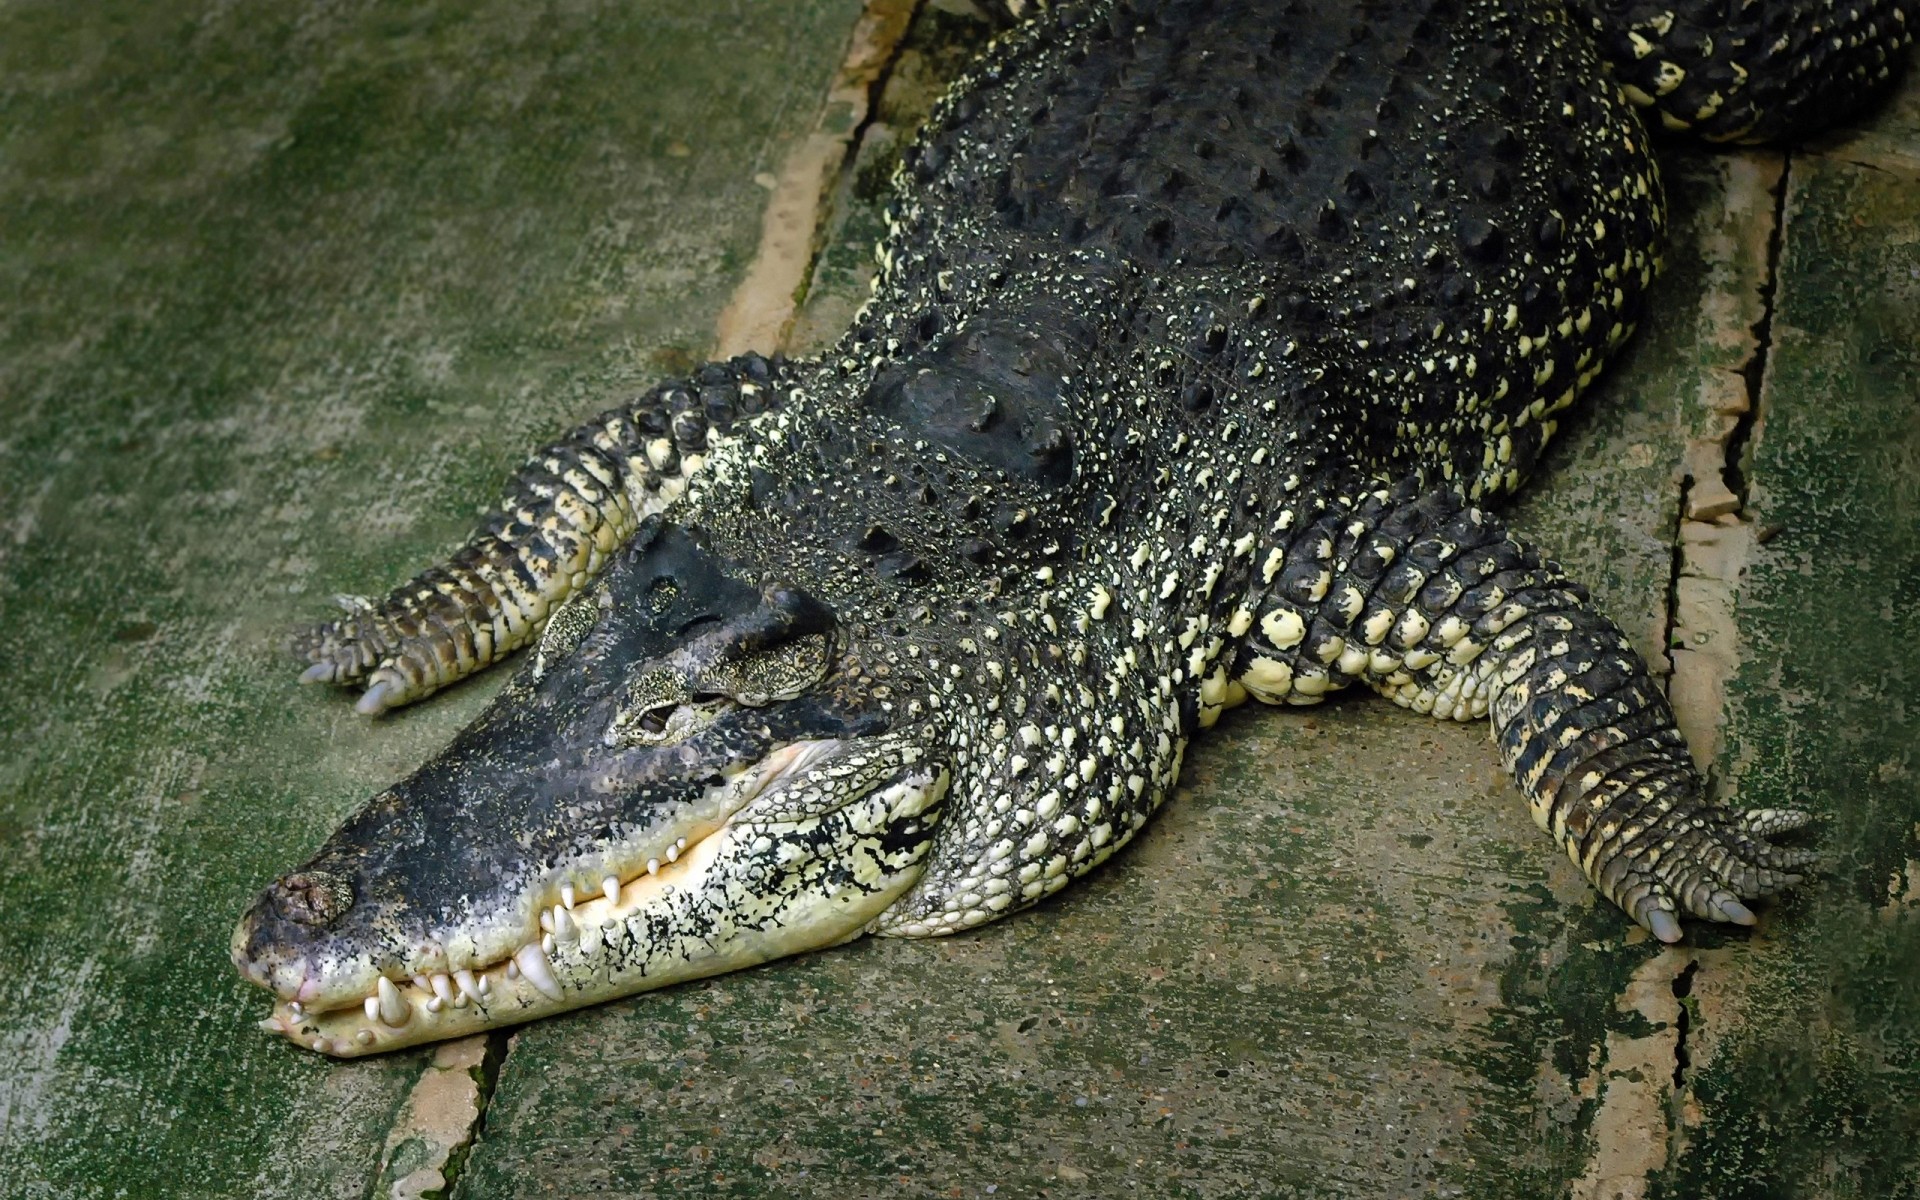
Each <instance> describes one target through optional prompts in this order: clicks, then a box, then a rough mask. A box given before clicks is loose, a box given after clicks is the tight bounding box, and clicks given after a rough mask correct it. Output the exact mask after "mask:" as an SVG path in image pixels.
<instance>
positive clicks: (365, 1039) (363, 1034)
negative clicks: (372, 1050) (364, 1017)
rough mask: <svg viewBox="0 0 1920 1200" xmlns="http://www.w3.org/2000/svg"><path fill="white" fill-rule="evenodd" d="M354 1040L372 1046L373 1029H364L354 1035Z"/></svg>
mask: <svg viewBox="0 0 1920 1200" xmlns="http://www.w3.org/2000/svg"><path fill="white" fill-rule="evenodd" d="M353 1040H354V1041H356V1042H359V1043H360V1044H361V1045H362V1046H371V1045H373V1030H371V1029H362V1030H361V1031H360V1032H359V1033H356V1034H354V1035H353Z"/></svg>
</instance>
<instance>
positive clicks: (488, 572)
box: [292, 355, 790, 714]
mask: <svg viewBox="0 0 1920 1200" xmlns="http://www.w3.org/2000/svg"><path fill="white" fill-rule="evenodd" d="M789 369H790V368H789V367H788V366H787V365H786V364H784V363H781V362H779V361H777V360H776V361H769V360H767V359H764V358H761V357H759V356H758V355H747V356H744V357H741V358H736V359H733V360H732V361H730V362H725V363H713V364H709V365H708V366H706V367H703V368H701V369H700V370H699V371H698V372H696V373H695V374H694V376H693V377H692V378H690V379H687V380H682V381H676V382H672V383H665V384H661V385H660V386H659V387H656V388H654V389H653V390H652V391H650V392H648V393H647V394H646V395H644V396H642V397H641V398H640V399H638V400H636V401H634V402H633V403H631V404H627V405H622V406H621V407H618V408H615V409H611V410H609V411H607V412H605V413H602V414H601V415H600V416H598V417H596V418H594V419H593V420H591V421H588V422H587V423H586V424H584V425H581V426H579V427H578V428H576V429H574V430H573V431H572V432H571V433H569V434H567V435H566V436H565V437H563V438H561V439H560V440H559V441H557V442H555V443H553V444H552V445H550V446H547V447H545V448H544V449H542V450H540V451H539V452H538V453H536V454H535V455H534V456H533V457H532V459H530V460H529V461H528V462H527V464H526V465H525V466H523V467H521V468H520V470H519V471H518V472H517V473H516V474H515V475H514V477H513V480H512V482H511V483H510V484H509V485H508V489H507V493H506V496H505V498H504V499H502V500H501V502H500V504H499V505H498V506H497V507H496V508H495V509H494V511H493V512H492V513H490V514H489V515H488V516H487V517H486V518H484V519H483V520H482V522H481V524H480V527H479V529H478V530H476V531H475V533H474V534H473V536H472V537H471V538H470V539H468V541H467V543H466V544H465V545H463V546H462V547H460V549H458V550H457V551H455V552H454V553H453V555H452V556H451V557H449V558H448V559H447V560H446V561H444V562H442V563H439V564H437V565H435V566H432V567H429V568H428V569H427V570H425V571H422V572H421V573H420V574H419V575H417V576H415V577H414V578H413V579H412V580H411V581H410V582H408V583H405V584H403V585H401V586H400V587H397V588H395V589H394V590H393V591H391V592H389V593H387V595H386V596H385V597H384V598H382V599H380V600H378V601H372V600H367V599H363V598H360V597H342V598H341V604H342V605H343V607H345V608H346V610H347V615H346V616H344V617H341V618H340V619H338V620H334V621H329V622H327V623H326V624H323V625H318V626H315V627H314V628H312V629H309V630H306V631H305V632H303V633H300V634H298V635H296V636H295V637H294V639H293V642H292V650H293V652H294V654H295V655H296V656H297V657H299V658H301V659H303V660H304V661H306V662H307V663H308V664H309V666H308V667H307V669H306V672H305V673H304V674H303V675H302V676H301V679H302V680H304V681H306V682H310V683H317V682H323V681H324V682H332V683H337V684H346V685H351V686H359V687H361V688H363V689H364V691H363V692H362V694H361V696H360V700H359V702H358V703H357V704H356V705H355V707H356V708H358V709H359V710H360V711H361V712H363V713H370V714H371V713H379V712H383V711H385V710H386V709H389V708H393V707H395V706H397V705H401V704H410V703H412V702H413V701H415V700H418V699H420V698H421V697H423V696H426V695H428V694H430V693H432V692H434V691H436V690H438V689H439V688H442V687H445V686H446V685H448V684H450V683H453V682H454V681H456V680H458V679H461V678H464V677H465V676H467V675H470V674H472V673H473V672H475V671H478V670H480V669H481V668H483V667H485V666H487V665H488V664H490V663H492V662H494V661H496V660H497V659H499V658H501V657H503V656H505V655H506V654H508V653H510V652H512V651H513V650H515V649H517V648H519V647H520V646H522V645H525V644H526V643H527V642H528V641H530V640H531V639H532V638H534V637H535V636H536V635H537V634H538V633H539V632H540V629H541V627H542V626H543V625H544V624H545V623H546V619H547V616H548V614H550V613H552V612H553V611H554V610H555V609H556V608H558V607H559V605H560V604H561V602H562V601H564V600H565V599H566V598H567V597H568V596H570V595H572V594H573V593H574V592H576V591H577V590H579V589H580V588H582V587H584V586H585V585H586V584H587V582H588V581H589V580H591V579H592V578H593V577H594V576H595V575H596V574H598V573H599V571H600V569H601V568H602V567H603V566H604V565H605V564H606V562H607V561H608V559H609V558H610V557H611V555H612V554H613V552H614V551H615V550H617V549H618V548H619V547H620V546H621V545H622V544H623V543H625V542H626V540H627V539H628V538H629V537H631V536H632V535H633V531H634V530H635V529H636V528H637V527H638V526H639V524H640V522H641V521H642V520H644V519H645V518H646V517H647V516H648V515H649V514H651V513H654V512H657V511H659V510H660V509H662V508H664V507H665V506H666V505H667V504H669V503H671V502H672V501H673V500H674V499H675V498H676V497H677V496H679V495H680V493H681V492H682V491H683V490H685V487H686V482H687V480H688V478H689V477H691V476H692V474H693V473H694V472H696V471H698V470H699V469H700V467H701V465H702V463H703V462H704V461H705V457H706V455H707V453H708V452H709V451H710V449H712V444H713V443H714V442H715V441H718V440H720V439H724V438H725V437H726V436H727V435H728V433H729V432H730V431H731V429H732V428H733V425H734V423H735V422H736V421H740V420H744V419H747V418H750V417H752V416H753V415H754V414H756V413H759V412H762V411H764V410H765V409H767V408H769V407H771V406H772V405H773V404H774V403H775V401H776V397H777V390H778V386H779V384H780V382H781V378H782V376H783V375H784V373H785V372H787V371H788V370H789Z"/></svg>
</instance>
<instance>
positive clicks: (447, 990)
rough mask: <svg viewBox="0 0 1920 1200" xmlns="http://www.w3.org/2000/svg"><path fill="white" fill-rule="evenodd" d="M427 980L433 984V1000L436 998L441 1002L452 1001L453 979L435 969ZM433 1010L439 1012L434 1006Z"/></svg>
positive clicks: (450, 1002)
mask: <svg viewBox="0 0 1920 1200" xmlns="http://www.w3.org/2000/svg"><path fill="white" fill-rule="evenodd" d="M427 982H429V983H431V984H432V985H433V998H434V999H435V1000H438V1001H439V1002H440V1003H441V1004H452V1003H454V999H453V980H452V979H450V978H448V976H447V975H446V974H444V973H443V972H438V971H436V972H434V974H433V975H432V976H431V977H430V978H429V979H428V980H427ZM433 1011H435V1012H439V1011H440V1010H439V1009H437V1008H436V1009H434V1010H433Z"/></svg>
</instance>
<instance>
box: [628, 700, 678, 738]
mask: <svg viewBox="0 0 1920 1200" xmlns="http://www.w3.org/2000/svg"><path fill="white" fill-rule="evenodd" d="M678 707H679V705H677V704H662V705H659V706H658V707H655V708H650V709H648V710H647V711H646V712H643V713H641V714H640V720H639V721H638V722H637V724H638V725H639V726H640V728H641V729H642V730H643V731H645V732H647V733H654V734H659V733H665V732H666V731H667V718H668V717H670V716H672V715H673V710H674V709H676V708H678Z"/></svg>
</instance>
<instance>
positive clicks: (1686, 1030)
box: [1673, 959, 1700, 1096]
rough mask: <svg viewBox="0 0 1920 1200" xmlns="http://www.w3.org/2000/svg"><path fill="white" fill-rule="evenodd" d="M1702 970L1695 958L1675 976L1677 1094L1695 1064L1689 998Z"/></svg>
mask: <svg viewBox="0 0 1920 1200" xmlns="http://www.w3.org/2000/svg"><path fill="white" fill-rule="evenodd" d="M1699 971H1700V960H1699V959H1694V960H1693V961H1692V962H1689V963H1688V964H1687V965H1686V966H1684V967H1682V968H1680V973H1679V974H1678V975H1675V976H1674V977H1673V998H1674V999H1675V1000H1677V1001H1679V1011H1678V1013H1677V1014H1676V1015H1675V1017H1674V1038H1673V1091H1674V1094H1675V1095H1676V1096H1678V1095H1679V1094H1680V1093H1681V1092H1683V1091H1685V1090H1686V1087H1687V1069H1688V1068H1689V1067H1691V1066H1692V1065H1693V1053H1692V1051H1691V1050H1690V1049H1689V1047H1688V1045H1687V1038H1688V1036H1689V1035H1691V1034H1692V1033H1693V1020H1694V1017H1693V1006H1691V1005H1689V1004H1688V1003H1687V998H1688V997H1690V996H1692V995H1693V977H1694V976H1695V975H1696V974H1698V973H1699Z"/></svg>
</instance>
